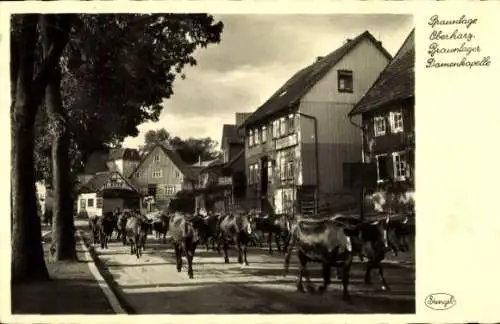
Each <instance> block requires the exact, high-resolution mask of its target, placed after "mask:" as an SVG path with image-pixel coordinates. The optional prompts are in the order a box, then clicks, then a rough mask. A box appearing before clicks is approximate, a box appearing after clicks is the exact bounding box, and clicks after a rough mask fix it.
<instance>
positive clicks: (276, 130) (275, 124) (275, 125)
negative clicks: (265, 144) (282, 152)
mask: <svg viewBox="0 0 500 324" xmlns="http://www.w3.org/2000/svg"><path fill="white" fill-rule="evenodd" d="M279 123H280V122H279V120H275V121H273V138H277V137H278V133H279V128H280V126H279V125H280V124H279Z"/></svg>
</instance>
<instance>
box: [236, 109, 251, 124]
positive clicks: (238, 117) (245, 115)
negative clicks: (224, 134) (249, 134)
mask: <svg viewBox="0 0 500 324" xmlns="http://www.w3.org/2000/svg"><path fill="white" fill-rule="evenodd" d="M251 114H252V113H241V112H237V113H236V126H240V125H241V124H243V123H244V122H245V120H246V119H247V118H248V117H250V115H251Z"/></svg>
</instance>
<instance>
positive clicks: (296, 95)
mask: <svg viewBox="0 0 500 324" xmlns="http://www.w3.org/2000/svg"><path fill="white" fill-rule="evenodd" d="M390 60H391V55H390V54H389V53H388V52H387V51H386V50H385V49H384V47H383V46H382V43H381V42H380V41H378V40H376V39H375V38H374V37H373V36H372V35H371V34H370V33H369V32H368V31H365V32H363V33H362V34H360V35H359V36H357V37H355V38H354V39H347V40H346V41H345V43H344V44H343V45H342V46H341V47H340V48H338V49H336V50H335V51H333V52H332V53H330V54H328V55H326V56H324V57H318V58H317V59H316V60H315V62H313V63H312V64H311V65H309V66H307V67H305V68H304V69H302V70H300V71H299V72H297V73H296V74H295V75H294V76H293V77H292V78H291V79H290V80H288V81H287V82H286V83H285V84H284V85H283V86H282V87H281V88H279V89H278V91H276V92H275V93H274V94H273V95H272V96H271V98H269V99H268V100H267V101H266V102H265V103H264V104H263V105H262V106H261V107H259V108H258V109H257V110H256V111H255V112H254V113H253V114H252V115H251V116H250V117H248V119H246V121H245V123H244V124H243V126H242V128H244V130H245V134H246V141H245V142H246V148H245V161H246V172H247V183H248V187H247V191H246V192H247V198H248V199H249V200H251V201H258V202H259V203H258V204H257V206H256V208H261V209H264V207H265V206H264V205H266V206H268V207H269V208H272V210H273V211H274V212H276V213H284V212H293V211H294V209H296V208H298V209H299V210H300V211H301V212H303V213H315V212H317V208H318V206H317V204H316V203H317V202H318V200H320V198H321V199H328V197H330V195H332V194H334V193H336V192H338V191H340V190H342V189H343V179H342V175H343V163H344V162H361V157H360V151H361V148H362V138H361V136H360V134H359V129H358V128H357V127H356V126H355V125H353V124H352V123H351V121H350V120H349V119H348V117H347V115H348V113H349V112H350V111H351V110H352V108H353V107H354V105H355V104H356V103H357V102H358V101H359V100H360V99H361V97H362V96H363V95H364V94H365V93H366V91H367V90H368V89H369V88H370V87H371V85H372V84H373V82H374V81H375V80H376V79H377V77H378V76H379V74H380V72H381V71H382V70H383V69H384V68H385V67H386V66H387V64H388V63H389V61H390ZM322 197H323V198H322ZM311 204H313V205H312V206H311Z"/></svg>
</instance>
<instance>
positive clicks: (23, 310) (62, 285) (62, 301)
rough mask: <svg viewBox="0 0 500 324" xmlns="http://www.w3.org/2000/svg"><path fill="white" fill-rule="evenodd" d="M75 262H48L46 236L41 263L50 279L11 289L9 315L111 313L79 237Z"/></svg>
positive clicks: (47, 241) (48, 238)
mask: <svg viewBox="0 0 500 324" xmlns="http://www.w3.org/2000/svg"><path fill="white" fill-rule="evenodd" d="M76 239H77V246H76V249H77V255H78V260H79V261H78V262H52V261H50V259H49V253H48V249H49V245H50V235H48V236H47V237H45V239H44V244H43V248H44V252H45V262H46V264H47V269H48V271H49V274H50V278H51V280H50V281H48V282H39V283H30V284H20V285H15V286H12V314H44V315H47V314H114V311H113V309H112V307H111V305H110V304H109V302H108V300H107V298H106V296H105V294H104V292H103V291H102V289H101V287H100V286H99V283H98V282H97V280H96V279H95V277H94V275H93V274H92V272H91V270H90V267H89V262H93V261H92V259H90V258H88V254H87V255H86V253H85V251H84V248H83V245H82V244H81V240H80V239H79V237H77V238H76Z"/></svg>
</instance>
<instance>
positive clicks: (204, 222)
mask: <svg viewBox="0 0 500 324" xmlns="http://www.w3.org/2000/svg"><path fill="white" fill-rule="evenodd" d="M191 222H192V223H193V226H194V227H195V228H196V230H197V231H198V235H199V238H200V243H203V244H205V247H206V250H207V251H209V243H210V241H211V243H212V250H213V251H215V250H216V248H215V241H216V240H217V236H218V234H219V229H218V223H219V216H218V215H217V214H207V215H202V214H199V213H198V214H197V215H194V216H193V217H192V218H191Z"/></svg>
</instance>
